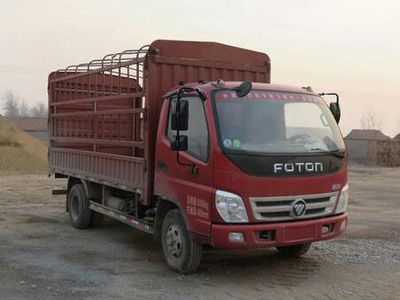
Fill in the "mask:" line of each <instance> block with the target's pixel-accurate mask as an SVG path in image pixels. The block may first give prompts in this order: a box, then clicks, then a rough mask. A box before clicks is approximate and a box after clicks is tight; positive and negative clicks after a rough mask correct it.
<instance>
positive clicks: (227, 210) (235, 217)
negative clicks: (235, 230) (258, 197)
mask: <svg viewBox="0 0 400 300" xmlns="http://www.w3.org/2000/svg"><path fill="white" fill-rule="evenodd" d="M215 206H216V207H217V210H218V213H219V215H220V216H221V218H222V219H223V220H224V221H225V222H228V223H245V222H248V221H249V218H248V217H247V212H246V208H245V207H244V204H243V199H242V198H241V197H240V196H238V195H236V194H232V193H228V192H224V191H220V190H217V191H216V192H215Z"/></svg>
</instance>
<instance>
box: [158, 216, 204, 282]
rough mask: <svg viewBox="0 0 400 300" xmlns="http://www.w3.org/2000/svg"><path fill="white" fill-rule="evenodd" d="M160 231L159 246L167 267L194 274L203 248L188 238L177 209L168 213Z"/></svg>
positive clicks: (183, 222)
mask: <svg viewBox="0 0 400 300" xmlns="http://www.w3.org/2000/svg"><path fill="white" fill-rule="evenodd" d="M161 231H162V232H161V244H162V248H163V252H164V258H165V261H166V262H167V264H168V266H169V267H170V268H171V269H173V270H174V271H177V272H179V273H182V274H189V273H193V272H195V271H196V270H197V268H198V267H199V265H200V261H201V255H202V250H203V247H202V244H201V243H199V242H197V241H195V240H193V239H192V238H191V237H190V235H189V232H188V230H187V228H186V225H185V221H184V219H183V216H182V214H181V212H180V210H179V209H172V210H170V211H168V213H167V214H166V216H165V218H164V221H163V224H162V229H161Z"/></svg>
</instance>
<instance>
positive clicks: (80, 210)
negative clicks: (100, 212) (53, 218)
mask: <svg viewBox="0 0 400 300" xmlns="http://www.w3.org/2000/svg"><path fill="white" fill-rule="evenodd" d="M68 212H69V219H70V221H71V224H72V226H74V227H75V228H78V229H86V228H88V227H89V226H90V221H91V211H90V209H89V199H88V198H87V196H86V192H85V188H84V187H83V185H82V184H75V185H73V186H72V188H71V189H70V191H69V192H68Z"/></svg>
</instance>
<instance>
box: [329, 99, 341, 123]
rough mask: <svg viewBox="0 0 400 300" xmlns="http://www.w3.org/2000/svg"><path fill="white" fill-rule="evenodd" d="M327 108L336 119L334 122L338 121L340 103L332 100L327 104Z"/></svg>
mask: <svg viewBox="0 0 400 300" xmlns="http://www.w3.org/2000/svg"><path fill="white" fill-rule="evenodd" d="M329 109H330V111H331V113H332V115H333V117H334V118H335V120H336V123H339V121H340V105H339V103H338V102H332V103H330V104H329Z"/></svg>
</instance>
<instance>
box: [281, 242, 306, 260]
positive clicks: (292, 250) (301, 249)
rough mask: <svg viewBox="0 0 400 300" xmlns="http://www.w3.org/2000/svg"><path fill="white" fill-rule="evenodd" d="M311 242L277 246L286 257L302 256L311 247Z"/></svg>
mask: <svg viewBox="0 0 400 300" xmlns="http://www.w3.org/2000/svg"><path fill="white" fill-rule="evenodd" d="M310 247H311V243H305V244H298V245H291V246H283V247H276V249H278V251H279V252H280V253H281V254H282V255H284V256H286V257H300V256H302V255H304V254H306V253H307V251H308V250H309V249H310Z"/></svg>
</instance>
